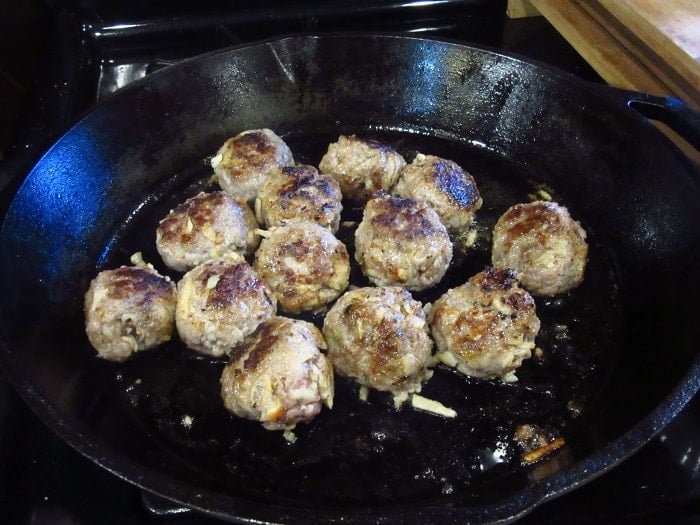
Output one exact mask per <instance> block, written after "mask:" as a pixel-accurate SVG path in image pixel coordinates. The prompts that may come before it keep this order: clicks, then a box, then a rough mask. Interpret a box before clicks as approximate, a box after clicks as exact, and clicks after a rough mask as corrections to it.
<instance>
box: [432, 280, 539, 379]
mask: <svg viewBox="0 0 700 525" xmlns="http://www.w3.org/2000/svg"><path fill="white" fill-rule="evenodd" d="M428 321H429V322H430V327H431V331H432V334H433V339H434V340H435V344H436V345H437V349H438V352H437V358H438V359H440V361H442V362H443V363H445V364H447V365H448V366H452V367H454V368H456V369H457V370H459V371H460V372H461V373H463V374H465V375H468V376H472V377H478V378H484V379H494V378H503V379H505V380H513V379H515V377H514V375H513V372H514V370H516V369H517V368H518V367H519V366H520V365H521V364H522V362H523V360H524V359H527V358H529V357H530V356H531V353H532V349H533V348H534V347H535V336H536V335H537V333H538V332H539V329H540V320H539V319H538V317H537V313H536V312H535V301H534V299H533V298H532V296H531V295H530V294H529V293H527V291H525V290H524V289H522V288H520V286H519V284H518V281H517V279H516V278H515V272H514V271H513V270H511V269H505V270H496V269H493V268H487V269H486V270H484V271H483V272H480V273H478V274H476V275H474V276H473V277H471V278H470V279H469V281H467V282H466V283H465V284H463V285H461V286H458V287H456V288H452V289H450V290H448V291H447V292H445V293H444V294H443V295H442V296H441V297H440V298H439V299H438V300H437V301H435V303H434V304H433V305H432V307H431V308H430V312H429V314H428Z"/></svg>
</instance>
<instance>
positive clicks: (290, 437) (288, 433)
mask: <svg viewBox="0 0 700 525" xmlns="http://www.w3.org/2000/svg"><path fill="white" fill-rule="evenodd" d="M282 436H283V437H284V439H286V440H287V441H288V442H289V443H294V442H296V440H297V435H296V434H295V433H294V432H292V429H291V428H285V429H284V432H283V433H282Z"/></svg>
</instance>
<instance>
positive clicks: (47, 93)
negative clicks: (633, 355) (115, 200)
mask: <svg viewBox="0 0 700 525" xmlns="http://www.w3.org/2000/svg"><path fill="white" fill-rule="evenodd" d="M142 4H144V3H143V2H139V1H137V0H129V1H122V2H109V1H99V0H83V1H78V0H76V1H72V2H58V1H56V2H51V3H50V4H47V5H45V6H44V7H43V9H42V11H41V16H39V17H38V19H37V24H38V26H39V28H40V30H41V31H39V33H41V34H44V35H45V40H44V41H43V42H42V47H41V49H42V51H41V52H40V54H39V55H38V68H37V74H36V77H35V83H34V86H35V87H34V91H33V92H32V93H31V94H30V96H29V97H28V101H29V103H28V104H27V106H26V109H25V111H24V112H23V116H22V120H21V121H20V123H19V125H18V128H17V131H16V136H15V140H14V142H13V143H12V144H11V145H10V147H9V148H8V149H7V150H6V151H5V152H4V153H5V155H4V159H5V160H4V161H2V163H0V209H3V208H4V206H5V205H6V204H7V202H8V201H9V199H10V196H11V195H12V193H13V189H14V188H15V187H16V185H17V184H18V179H19V178H20V177H19V175H18V174H22V173H26V171H27V170H28V169H29V167H30V166H31V165H32V164H33V163H34V162H35V161H36V160H37V159H38V157H39V155H40V154H41V153H42V152H43V151H44V150H45V149H46V147H48V146H49V145H50V144H51V143H52V142H53V141H54V140H55V139H56V138H58V137H59V136H60V134H61V133H62V132H63V131H65V130H66V129H67V128H68V127H69V126H70V124H71V123H72V122H74V121H75V120H76V119H77V118H79V116H80V115H81V114H82V113H83V112H84V111H86V110H88V109H89V108H90V107H91V106H92V105H93V104H94V103H95V102H96V101H99V100H100V99H102V98H103V97H105V96H108V95H109V94H110V93H112V92H114V91H116V90H118V89H119V88H121V87H123V86H125V85H127V84H129V83H131V82H133V81H134V80H137V79H139V78H142V77H144V76H145V75H148V74H150V73H152V72H154V71H157V70H159V69H161V68H164V67H168V66H169V65H171V64H174V63H176V62H178V61H180V60H182V59H184V58H188V57H191V56H195V55H198V54H200V53H204V52H207V51H211V50H215V49H220V48H222V47H227V46H231V45H235V44H240V43H245V42H250V41H254V40H258V39H262V38H269V37H273V36H275V35H282V34H288V33H297V32H316V33H319V32H328V31H364V32H368V31H372V32H391V33H397V32H398V33H409V34H420V35H424V36H433V37H438V38H447V39H451V40H456V41H461V42H467V43H476V44H479V45H486V46H489V47H492V48H497V49H501V50H503V51H505V52H510V53H517V54H521V55H523V56H525V57H529V58H531V59H535V60H537V61H540V62H543V63H546V64H549V65H552V66H555V67H558V68H561V69H564V70H566V71H568V72H570V73H572V74H574V75H576V76H578V77H580V78H583V79H585V80H589V81H592V82H600V78H599V77H598V75H597V74H596V73H595V72H594V71H593V70H592V69H591V68H590V67H589V66H588V65H587V64H586V63H585V62H584V61H583V60H582V59H581V58H580V57H579V56H578V55H577V54H576V52H575V51H574V50H573V49H572V48H571V47H570V46H569V45H568V44H567V43H566V41H564V39H563V38H561V37H560V36H559V35H558V34H557V33H556V31H554V30H553V29H552V28H551V26H549V24H548V23H547V22H546V21H545V20H544V19H542V18H530V19H520V20H510V19H508V18H507V17H506V16H505V2H504V1H495V2H494V1H487V0H468V1H449V0H443V1H431V2H392V1H374V2H368V1H356V2H354V3H352V5H351V6H350V7H348V6H347V5H343V4H346V3H338V2H330V1H320V0H319V1H309V2H295V3H294V4H293V5H294V7H290V6H291V5H292V4H291V3H290V2H282V1H278V2H265V3H264V7H263V6H261V3H260V2H237V8H236V10H235V11H232V10H231V9H230V7H228V6H229V3H227V2H222V1H214V0H199V2H198V8H197V13H196V14H193V13H192V6H191V3H189V2H177V1H173V2H168V3H162V2H153V3H146V5H142ZM339 4H340V5H339ZM347 4H349V3H347ZM699 436H700V397H699V396H696V397H695V398H694V399H693V400H692V401H691V402H690V403H689V405H688V406H687V407H686V408H685V409H684V410H683V411H682V412H681V414H680V415H679V416H678V417H677V418H676V419H675V420H674V421H673V422H672V423H671V425H669V426H668V427H667V428H666V429H665V430H664V431H663V432H662V433H661V434H660V435H659V436H658V437H656V438H655V439H654V440H653V441H651V442H650V443H649V444H647V445H646V446H645V447H644V448H642V449H641V450H640V451H639V452H638V453H637V454H635V455H634V456H632V457H631V458H629V459H628V460H627V461H625V462H624V463H623V464H621V465H619V466H617V467H615V468H613V469H612V470H611V471H610V472H608V473H607V474H604V475H603V476H601V477H600V478H598V479H597V480H594V481H593V482H591V483H589V484H587V485H586V486H584V487H581V488H578V489H577V490H575V491H573V492H571V493H570V494H567V495H564V496H562V497H559V498H557V499H555V500H553V501H551V502H548V503H545V504H543V505H542V506H540V507H539V508H537V509H535V511H534V512H532V513H531V514H529V515H527V516H526V517H524V518H523V519H522V520H520V521H519V523H526V524H535V523H537V524H563V523H567V524H568V523H578V524H589V523H590V524H593V523H595V524H598V523H629V524H633V523H634V524H638V523H680V524H685V523H687V524H690V523H700V510H698V509H700V439H698V437H699ZM105 509H107V510H108V511H107V512H105ZM0 516H3V517H4V522H6V523H26V524H49V525H53V524H62V525H63V524H78V523H81V524H82V523H120V524H122V523H133V524H152V523H153V524H156V523H164V522H167V523H175V524H189V523H197V524H209V523H211V524H214V523H220V522H219V521H218V520H215V519H213V518H209V517H205V516H202V515H201V514H199V513H197V512H194V511H188V510H187V509H182V508H180V507H178V506H177V505H175V504H173V503H171V502H168V501H164V500H161V499H160V498H157V497H155V496H152V495H150V494H148V493H144V492H142V491H141V490H139V489H138V488H136V487H134V486H132V485H131V484H129V483H127V482H125V481H123V480H121V479H119V478H117V477H116V476H114V475H112V474H111V473H109V472H107V471H105V470H103V469H102V468H100V467H98V466H96V465H95V464H93V463H92V462H91V461H90V460H88V459H86V458H84V457H83V456H81V455H80V454H79V453H77V452H75V451H74V450H73V449H71V448H70V447H69V446H68V445H66V444H65V443H63V442H62V441H61V440H59V439H58V438H57V437H55V436H54V435H53V434H52V433H51V432H50V431H49V430H48V429H47V428H46V427H45V426H44V425H43V424H42V423H41V422H40V421H39V420H38V419H37V418H36V416H34V414H33V413H32V412H30V411H29V410H28V409H27V407H26V406H25V405H24V403H23V402H22V401H21V400H20V398H19V397H18V395H17V394H16V393H15V392H14V391H13V390H12V388H11V387H10V386H9V385H8V382H7V380H6V379H5V378H4V377H3V376H2V375H1V374H0Z"/></svg>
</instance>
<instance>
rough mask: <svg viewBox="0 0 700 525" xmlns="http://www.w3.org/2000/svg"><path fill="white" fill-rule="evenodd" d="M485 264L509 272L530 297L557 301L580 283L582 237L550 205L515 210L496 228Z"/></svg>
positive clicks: (562, 209)
mask: <svg viewBox="0 0 700 525" xmlns="http://www.w3.org/2000/svg"><path fill="white" fill-rule="evenodd" d="M491 258H492V263H493V265H494V266H495V267H497V268H514V269H515V270H516V272H517V273H518V279H519V280H520V282H521V283H522V285H523V286H524V287H525V288H527V290H529V291H530V292H531V293H533V294H535V295H543V296H553V295H557V294H560V293H563V292H566V291H567V290H571V289H572V288H575V287H576V286H578V285H579V284H581V282H582V281H583V274H584V272H585V268H586V260H587V258H588V244H587V243H586V232H585V231H584V230H583V228H582V227H581V225H580V224H579V223H578V221H575V220H573V219H572V218H571V215H569V211H568V210H567V209H566V208H565V207H564V206H561V205H559V204H557V203H556V202H548V201H535V202H531V203H527V204H516V205H515V206H512V207H511V208H509V209H508V210H507V211H506V212H505V213H504V214H503V215H501V217H500V218H499V219H498V222H497V223H496V226H495V228H494V230H493V250H492V253H491Z"/></svg>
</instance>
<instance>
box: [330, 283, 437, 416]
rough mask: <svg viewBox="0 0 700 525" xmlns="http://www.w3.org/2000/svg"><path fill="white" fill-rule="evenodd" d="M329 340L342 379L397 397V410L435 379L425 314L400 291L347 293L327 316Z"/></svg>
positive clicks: (371, 289)
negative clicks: (429, 381) (422, 385)
mask: <svg viewBox="0 0 700 525" xmlns="http://www.w3.org/2000/svg"><path fill="white" fill-rule="evenodd" d="M323 335H324V336H325V338H326V343H327V344H328V356H329V357H330V359H331V361H332V362H333V366H334V367H335V370H336V371H337V372H338V373H340V374H342V375H344V376H346V377H351V378H353V379H355V380H356V381H357V382H358V383H360V384H361V385H364V386H367V387H370V388H375V389H377V390H382V391H388V392H391V393H392V394H393V395H394V398H395V400H396V402H397V404H400V403H401V402H402V401H404V400H405V399H406V398H407V397H408V395H409V394H411V393H413V392H420V390H421V384H422V383H423V382H424V381H427V380H428V379H429V378H430V377H431V376H432V371H431V370H429V369H428V367H429V366H430V365H432V358H431V352H432V347H433V342H432V340H431V339H430V336H429V333H428V324H427V322H426V318H425V312H424V311H423V308H422V305H421V303H420V302H418V301H416V300H414V299H413V298H412V297H411V294H410V293H409V292H408V291H406V290H405V289H403V288H400V287H398V286H392V287H365V288H356V289H354V290H350V291H348V292H346V293H344V294H343V295H342V296H341V297H340V299H338V301H336V303H335V304H334V305H333V306H332V307H331V309H330V310H329V311H328V314H326V318H325V320H324V322H323Z"/></svg>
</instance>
